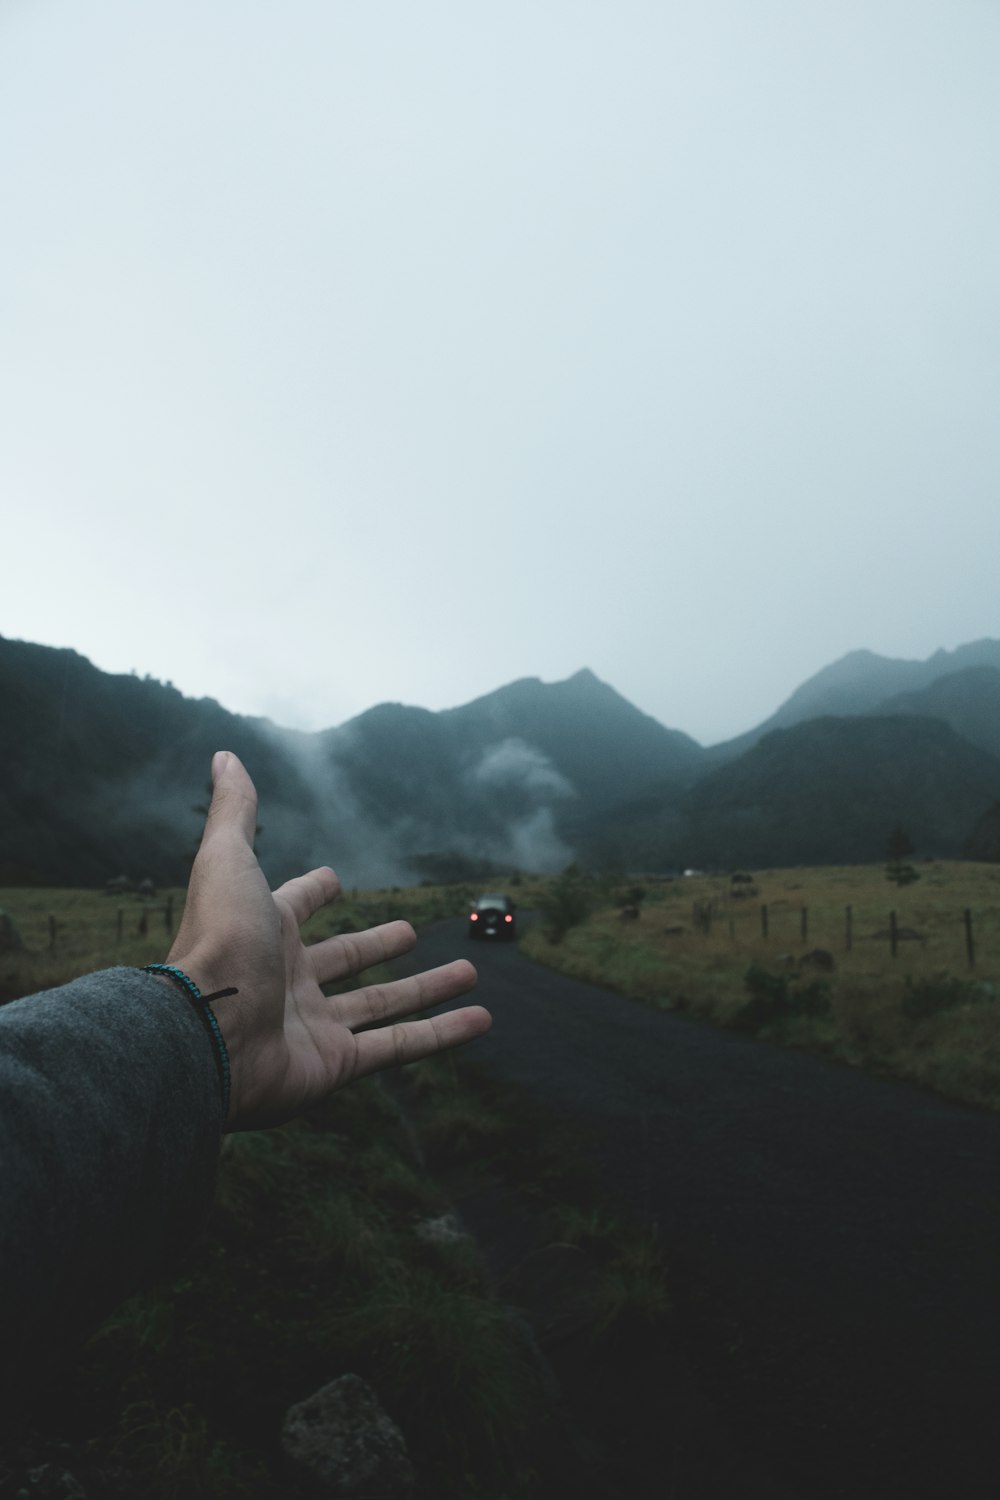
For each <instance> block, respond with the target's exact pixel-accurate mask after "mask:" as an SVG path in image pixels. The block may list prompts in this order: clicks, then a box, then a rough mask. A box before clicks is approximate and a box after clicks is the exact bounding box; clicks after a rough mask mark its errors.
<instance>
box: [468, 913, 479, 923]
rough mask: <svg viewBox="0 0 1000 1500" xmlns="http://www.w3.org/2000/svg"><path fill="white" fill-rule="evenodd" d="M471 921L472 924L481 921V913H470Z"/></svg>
mask: <svg viewBox="0 0 1000 1500" xmlns="http://www.w3.org/2000/svg"><path fill="white" fill-rule="evenodd" d="M469 921H470V922H478V921H479V913H478V912H477V911H470V913H469Z"/></svg>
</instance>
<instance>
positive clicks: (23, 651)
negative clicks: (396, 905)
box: [0, 637, 1000, 885]
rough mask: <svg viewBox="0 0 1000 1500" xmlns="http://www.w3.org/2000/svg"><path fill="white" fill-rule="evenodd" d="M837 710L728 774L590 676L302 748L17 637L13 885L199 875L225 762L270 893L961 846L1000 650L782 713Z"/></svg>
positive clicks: (334, 733)
mask: <svg viewBox="0 0 1000 1500" xmlns="http://www.w3.org/2000/svg"><path fill="white" fill-rule="evenodd" d="M987 658H989V659H987ZM942 665H944V667H945V668H953V670H945V671H944V672H943V673H942V671H941V668H942ZM901 681H905V682H906V683H907V684H908V685H907V686H906V688H905V691H904V690H900V691H897V692H890V693H888V695H886V694H885V691H884V690H885V689H886V688H887V687H897V686H898V684H899V683H900V682H901ZM831 701H833V702H837V703H839V704H841V705H842V707H843V708H844V713H843V715H842V716H835V715H832V714H829V713H825V714H821V715H819V716H817V717H812V718H806V719H804V720H802V721H801V722H797V723H790V724H789V725H787V726H786V727H783V728H777V729H772V730H771V731H770V732H768V733H766V734H762V735H760V737H758V738H757V739H754V736H752V735H751V736H748V737H746V738H747V739H748V740H753V741H754V742H753V743H752V744H750V745H749V746H748V748H747V749H746V750H745V751H744V752H743V753H742V754H739V755H735V754H730V755H729V757H728V758H727V759H723V760H722V761H721V763H720V761H719V760H718V759H717V758H715V757H714V756H713V754H712V753H711V752H708V751H705V750H703V749H702V748H701V747H700V746H699V745H697V744H696V742H695V741H694V740H692V739H691V738H690V737H689V736H687V735H685V734H682V733H680V732H679V731H677V730H672V729H667V728H665V727H664V726H663V725H661V724H659V723H657V721H656V720H654V719H651V718H650V717H649V716H648V715H646V714H643V713H641V712H640V710H639V709H637V708H636V707H635V706H634V705H633V704H631V703H629V702H628V701H627V700H626V699H624V698H622V697H621V695H620V694H618V693H617V692H615V690H614V689H613V688H612V687H610V686H609V685H608V684H606V683H603V682H601V681H599V680H598V678H596V677H595V676H594V675H593V673H592V672H589V671H586V670H584V671H581V672H578V673H576V674H575V675H574V676H573V677H570V678H569V679H567V680H566V681H565V682H559V683H552V684H546V683H543V682H541V681H540V680H539V679H537V678H525V679H523V680H521V681H518V682H514V683H511V684H509V685H508V686H506V687H502V688H500V689H498V690H497V691H495V692H492V693H488V694H486V695H485V696H483V697H481V698H477V699H475V700H474V701H473V702H472V703H468V704H465V705H463V706H461V707H459V708H453V709H448V710H445V711H443V712H439V713H432V712H430V711H429V710H427V709H423V708H416V707H409V706H406V705H404V704H399V703H383V704H380V705H378V706H376V707H374V708H371V709H369V710H367V712H365V713H363V714H360V715H358V716H357V717H356V718H354V719H351V720H350V721H348V722H347V723H346V724H343V725H341V726H339V727H337V728H332V729H328V730H325V731H323V732H321V733H318V734H304V733H299V732H296V731H291V730H286V729H281V728H279V727H278V726H276V725H274V724H272V723H270V722H269V721H268V720H266V719H255V718H245V717H241V716H239V715H237V714H232V713H229V712H228V711H227V710H226V709H224V708H222V707H221V706H220V705H219V704H218V703H216V702H215V701H214V700H213V699H210V698H204V699H199V700H195V699H190V698H185V697H184V696H183V695H182V694H180V693H179V692H177V690H176V689H175V688H173V687H172V686H171V685H170V684H169V683H160V682H157V681H155V680H153V679H150V678H145V679H140V678H138V677H136V676H134V675H131V676H120V675H112V674H108V673H104V672H101V671H99V670H98V669H97V668H96V667H94V666H92V665H91V663H90V662H88V661H87V660H86V659H85V658H84V657H82V656H80V655H78V654H77V653H76V652H74V651H66V650H54V649H52V648H50V647H45V646H37V645H32V644H29V643H26V642H21V641H9V640H4V639H3V638H2V637H0V883H6V884H12V883H30V882H44V883H49V884H67V885H79V884H101V883H103V882H104V881H105V880H107V879H109V878H110V877H112V876H114V875H118V874H120V873H127V874H130V875H134V876H136V877H141V876H143V875H146V874H149V875H152V876H153V878H154V879H155V880H157V881H159V882H171V883H173V882H181V881H183V880H184V879H185V878H186V874H187V870H188V868H189V864H190V858H191V854H192V853H193V850H194V848H195V846H196V843H197V839H198V836H199V833H200V828H201V817H200V815H199V813H198V812H197V810H196V809H197V805H198V804H201V803H204V801H205V798H206V787H207V780H208V767H209V762H210V757H211V754H212V751H213V750H216V749H218V748H220V747H225V748H230V749H233V750H235V751H236V752H237V754H239V755H240V756H241V758H242V759H243V760H244V762H245V763H246V765H247V766H248V768H249V769H250V772H251V774H252V775H253V777H254V780H255V781H256V783H257V786H258V789H259V791H260V794H261V822H262V824H263V831H262V833H261V836H260V840H259V851H260V855H261V860H262V863H263V865H264V868H265V871H266V873H267V875H268V877H269V879H271V881H272V882H274V883H276V882H278V881H280V880H283V879H286V878H287V877H288V876H289V875H290V874H293V873H296V872H298V871H300V870H302V869H304V868H309V867H310V866H312V865H317V864H321V863H329V862H331V861H333V862H334V863H335V864H336V866H337V868H338V870H339V872H340V874H341V877H342V878H343V880H344V881H345V884H347V885H352V884H357V885H369V884H373V885H386V884H391V883H398V884H404V883H407V882H409V881H412V880H414V879H418V878H421V877H422V876H424V875H427V876H432V877H434V878H437V879H458V878H478V877H479V876H485V875H486V874H487V873H489V872H492V871H494V870H495V871H498V872H502V871H509V870H511V869H513V868H520V869H525V870H556V869H560V868H562V867H564V866H565V865H566V864H568V863H569V862H570V861H571V860H576V861H577V862H581V863H584V864H586V865H589V866H592V867H600V866H614V867H620V868H632V869H647V870H657V869H669V868H672V867H676V866H682V867H683V866H688V865H696V866H713V865H715V866H729V865H734V864H749V865H758V866H760V865H778V864H785V863H807V862H808V863H811V862H819V863H823V862H833V861H841V860H848V861H853V860H862V861H863V860H870V859H878V858H880V857H881V855H882V853H883V850H884V844H885V839H886V836H887V834H888V831H889V829H890V828H891V827H892V826H893V825H894V824H895V823H897V822H900V823H902V824H903V825H904V827H906V828H907V830H908V831H909V833H910V835H911V837H912V838H913V840H914V843H915V844H916V845H917V847H918V849H919V851H920V852H921V853H927V854H937V855H948V854H958V853H960V852H961V850H962V848H963V846H964V845H965V844H966V843H967V841H968V839H969V838H970V835H971V834H972V831H973V829H974V828H976V827H977V825H978V823H979V820H981V818H982V817H983V814H984V813H985V812H986V810H987V809H988V808H991V807H992V806H993V804H994V803H995V802H997V800H998V799H1000V643H997V642H978V643H976V644H974V645H972V646H969V647H962V648H959V650H958V651H955V652H951V653H947V652H939V653H937V654H936V655H935V656H934V657H932V658H931V659H930V661H929V662H925V663H913V662H910V663H906V662H903V663H899V662H887V661H886V660H885V659H884V658H880V657H876V656H874V655H872V654H871V653H865V652H856V653H852V655H851V656H850V657H846V658H844V659H843V661H841V662H839V663H835V664H834V665H833V666H832V667H830V668H827V669H826V670H825V671H824V672H820V673H817V674H816V676H815V677H814V678H812V679H810V682H809V683H806V684H804V685H803V687H802V688H801V689H800V690H799V691H798V693H796V694H793V695H792V698H790V699H789V701H788V704H786V705H785V708H784V710H782V711H781V712H783V713H785V714H787V715H791V716H792V717H794V715H795V714H797V713H799V712H808V710H809V709H810V707H811V706H815V705H817V704H822V703H825V702H831ZM848 709H850V716H848V715H847V710H848ZM734 743H735V742H730V747H729V749H730V751H731V750H732V745H733V744H734ZM980 842H981V840H980Z"/></svg>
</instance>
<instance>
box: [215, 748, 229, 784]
mask: <svg viewBox="0 0 1000 1500" xmlns="http://www.w3.org/2000/svg"><path fill="white" fill-rule="evenodd" d="M228 764H229V751H228V750H216V752H215V754H214V755H213V756H212V781H213V782H215V781H218V779H219V777H220V776H221V775H222V773H223V771H224V770H225V769H226V767H227V766H228Z"/></svg>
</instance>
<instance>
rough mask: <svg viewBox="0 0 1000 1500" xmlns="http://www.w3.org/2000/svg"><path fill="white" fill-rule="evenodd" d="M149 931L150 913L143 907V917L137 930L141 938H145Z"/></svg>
mask: <svg viewBox="0 0 1000 1500" xmlns="http://www.w3.org/2000/svg"><path fill="white" fill-rule="evenodd" d="M148 931H149V912H148V911H147V910H146V908H145V907H143V909H142V915H141V916H140V918H139V925H138V927H137V928H136V932H137V933H138V934H139V936H140V937H145V936H146V933H147V932H148Z"/></svg>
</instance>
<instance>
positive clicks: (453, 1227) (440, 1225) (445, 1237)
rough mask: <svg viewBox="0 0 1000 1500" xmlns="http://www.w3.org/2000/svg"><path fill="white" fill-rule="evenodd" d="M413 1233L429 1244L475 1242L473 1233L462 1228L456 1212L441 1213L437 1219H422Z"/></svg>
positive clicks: (464, 1243) (466, 1243) (415, 1226)
mask: <svg viewBox="0 0 1000 1500" xmlns="http://www.w3.org/2000/svg"><path fill="white" fill-rule="evenodd" d="M413 1233H414V1234H415V1235H416V1236H417V1239H419V1240H424V1241H425V1242H426V1243H427V1244H428V1245H470V1244H473V1243H474V1241H473V1238H472V1235H471V1234H469V1233H468V1232H467V1231H466V1230H465V1229H463V1228H462V1224H461V1220H460V1219H459V1217H458V1215H457V1214H455V1213H446V1214H439V1216H438V1217H437V1218H436V1219H421V1220H420V1222H419V1224H415V1225H414V1227H413Z"/></svg>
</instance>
